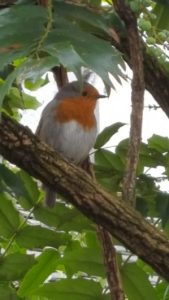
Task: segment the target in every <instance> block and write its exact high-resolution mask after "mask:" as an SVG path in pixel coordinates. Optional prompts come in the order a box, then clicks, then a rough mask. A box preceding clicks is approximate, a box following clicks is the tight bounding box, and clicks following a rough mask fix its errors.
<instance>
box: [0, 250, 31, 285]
mask: <svg viewBox="0 0 169 300" xmlns="http://www.w3.org/2000/svg"><path fill="white" fill-rule="evenodd" d="M33 264H34V257H33V255H27V254H22V253H13V254H10V255H7V256H5V257H1V258H0V281H16V280H19V279H21V278H22V277H23V276H24V274H25V273H26V272H27V271H28V270H29V268H30V267H31V266H32V265H33Z"/></svg>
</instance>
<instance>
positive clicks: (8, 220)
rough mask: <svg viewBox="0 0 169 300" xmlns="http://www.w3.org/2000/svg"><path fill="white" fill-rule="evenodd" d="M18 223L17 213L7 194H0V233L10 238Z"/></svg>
mask: <svg viewBox="0 0 169 300" xmlns="http://www.w3.org/2000/svg"><path fill="white" fill-rule="evenodd" d="M19 225H20V218H19V213H18V211H17V210H16V208H15V207H14V205H13V203H12V199H11V198H10V197H9V195H8V196H7V194H2V193H1V194H0V234H1V235H2V236H4V237H6V238H10V237H11V236H12V235H13V234H14V232H16V230H17V229H18V227H19Z"/></svg>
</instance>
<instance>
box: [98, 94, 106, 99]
mask: <svg viewBox="0 0 169 300" xmlns="http://www.w3.org/2000/svg"><path fill="white" fill-rule="evenodd" d="M97 98H98V99H100V98H107V96H106V95H98V97H97Z"/></svg>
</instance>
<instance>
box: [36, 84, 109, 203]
mask: <svg viewBox="0 0 169 300" xmlns="http://www.w3.org/2000/svg"><path fill="white" fill-rule="evenodd" d="M105 97H107V96H105V95H101V94H99V92H98V91H97V89H96V88H95V87H94V86H93V85H91V84H89V83H88V82H83V84H82V88H80V85H79V82H78V81H73V82H70V83H67V84H66V85H64V86H63V87H62V88H61V89H60V90H59V91H58V93H57V94H56V96H55V97H54V99H53V100H52V101H50V102H49V103H48V104H47V106H46V107H45V108H44V110H43V112H42V115H41V118H40V121H39V124H38V127H37V130H36V135H37V136H38V137H39V138H40V139H41V140H43V141H44V142H46V143H47V144H48V145H50V146H51V147H53V149H54V150H55V151H56V152H57V153H59V154H61V155H62V156H63V157H65V158H66V159H67V160H68V161H70V162H72V163H74V164H76V165H79V166H80V165H82V164H83V162H84V161H85V160H86V159H87V158H88V155H89V152H90V150H91V149H92V148H93V146H94V143H95V140H96V136H97V121H96V117H95V107H96V103H97V99H99V98H105ZM44 190H45V204H46V206H47V207H50V208H52V207H53V206H54V204H55V199H56V192H55V191H53V190H52V189H51V188H50V187H48V186H44Z"/></svg>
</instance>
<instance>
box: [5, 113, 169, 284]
mask: <svg viewBox="0 0 169 300" xmlns="http://www.w3.org/2000/svg"><path fill="white" fill-rule="evenodd" d="M0 153H1V154H2V155H3V156H4V158H6V159H7V160H8V161H10V162H11V163H14V164H16V165H17V166H18V167H21V168H22V169H23V170H25V171H27V172H28V173H29V174H30V175H32V176H34V177H36V178H37V179H39V180H41V181H42V182H43V183H45V184H47V185H49V186H50V187H51V188H52V189H54V190H56V191H57V192H58V193H60V194H61V195H62V196H64V197H65V199H67V201H69V202H70V203H72V204H73V205H75V206H76V207H77V208H78V209H79V210H80V211H81V212H82V213H84V214H85V215H86V216H88V217H89V218H90V219H92V220H93V221H94V222H96V223H97V224H99V225H101V226H103V227H104V228H105V229H107V230H108V231H109V232H110V233H111V234H112V235H113V236H115V237H116V238H117V239H118V240H119V241H121V242H122V243H123V244H124V245H125V246H126V247H127V248H128V249H130V250H131V251H132V252H133V253H135V254H136V255H138V256H139V257H140V258H141V259H143V260H144V261H145V262H147V263H148V264H150V265H151V266H152V267H153V268H154V270H156V271H157V273H158V274H159V275H161V276H163V277H164V278H165V279H166V280H169V240H168V239H167V237H166V236H165V235H164V234H163V233H161V232H159V231H158V230H157V229H156V228H154V227H153V226H152V225H151V224H149V223H148V222H147V221H145V220H144V218H143V217H142V216H141V215H140V214H139V213H138V212H137V211H135V210H134V209H133V208H132V207H129V206H127V205H126V204H125V203H124V202H123V201H120V200H119V199H118V198H116V197H114V196H111V195H109V194H108V193H107V192H105V191H104V190H103V189H102V188H101V187H100V186H99V185H97V184H96V183H94V182H93V181H92V180H91V177H90V176H89V175H87V174H86V172H85V171H83V170H81V169H80V168H78V167H77V166H75V165H73V164H70V163H68V162H66V161H65V160H63V159H61V158H60V156H59V155H57V154H56V152H55V151H54V150H52V149H51V148H50V147H49V146H48V145H46V144H45V143H44V142H41V141H40V140H38V138H37V137H36V136H35V135H33V134H32V132H31V131H30V130H29V129H28V128H27V127H24V126H22V125H20V124H18V123H17V122H15V121H13V120H11V119H10V118H8V117H6V116H4V115H3V116H2V122H1V123H0Z"/></svg>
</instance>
